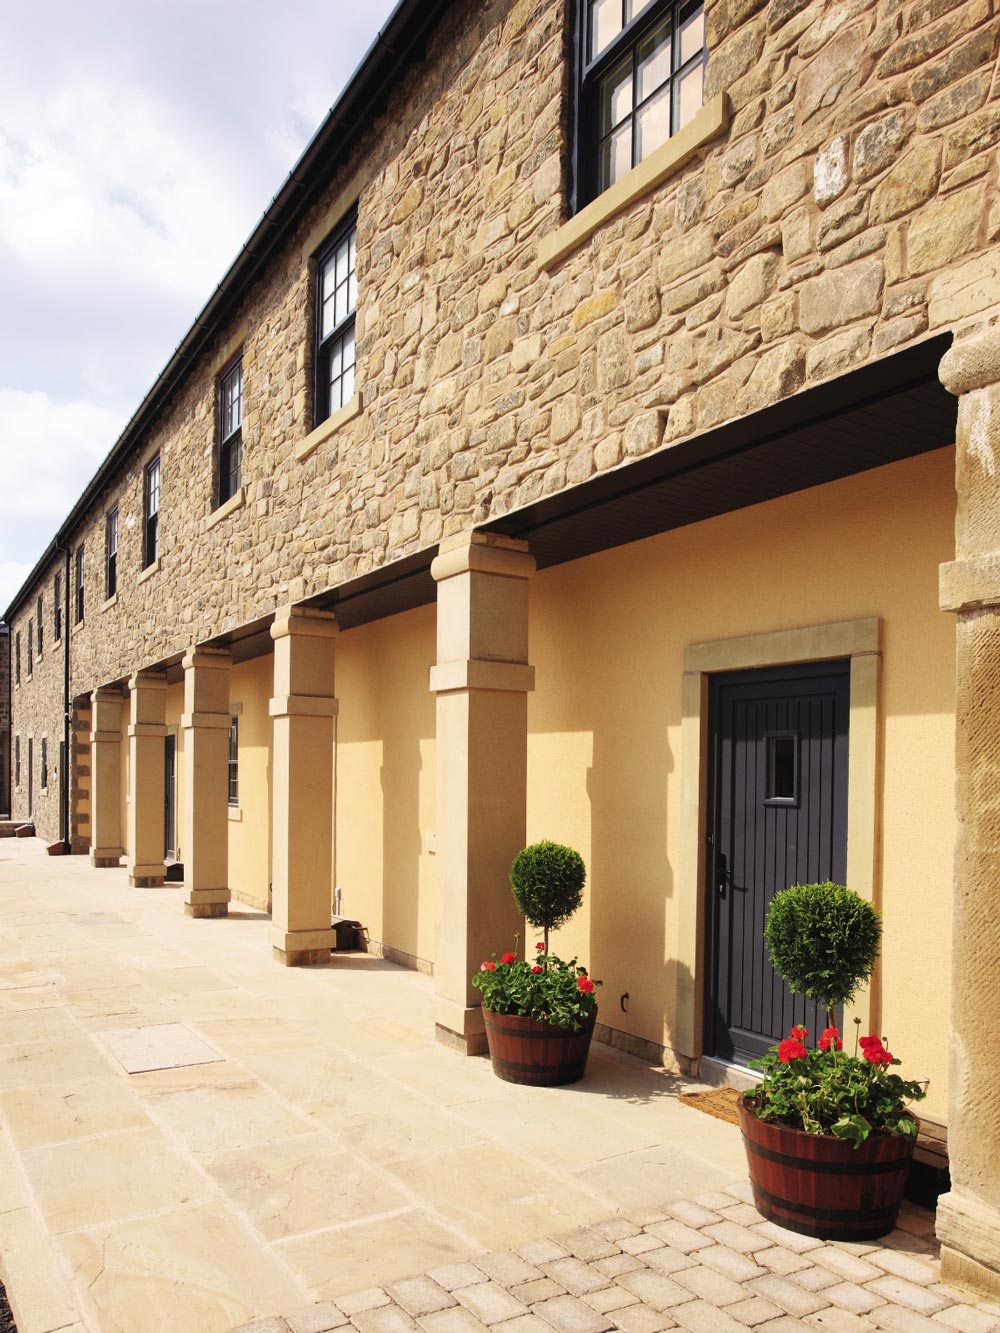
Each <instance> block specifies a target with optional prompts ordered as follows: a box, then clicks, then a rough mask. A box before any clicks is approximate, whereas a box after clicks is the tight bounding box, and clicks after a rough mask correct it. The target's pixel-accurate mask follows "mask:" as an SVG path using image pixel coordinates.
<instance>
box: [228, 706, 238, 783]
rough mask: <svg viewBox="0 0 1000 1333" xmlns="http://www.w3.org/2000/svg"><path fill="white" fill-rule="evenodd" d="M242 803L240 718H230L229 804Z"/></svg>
mask: <svg viewBox="0 0 1000 1333" xmlns="http://www.w3.org/2000/svg"><path fill="white" fill-rule="evenodd" d="M239 803H240V720H239V718H238V717H233V718H230V720H229V804H230V805H239Z"/></svg>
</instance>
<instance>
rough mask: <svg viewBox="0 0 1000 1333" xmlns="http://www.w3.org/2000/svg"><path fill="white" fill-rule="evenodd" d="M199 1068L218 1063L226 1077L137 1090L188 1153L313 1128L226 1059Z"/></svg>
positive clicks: (309, 1131)
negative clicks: (193, 1083)
mask: <svg viewBox="0 0 1000 1333" xmlns="http://www.w3.org/2000/svg"><path fill="white" fill-rule="evenodd" d="M197 1068H201V1069H205V1070H217V1069H220V1068H221V1069H224V1070H225V1071H226V1074H227V1077H226V1078H225V1079H212V1080H211V1081H206V1082H204V1083H200V1084H196V1085H195V1086H190V1085H188V1086H182V1087H170V1086H163V1085H160V1086H157V1085H155V1084H154V1085H150V1084H146V1085H145V1086H143V1087H141V1088H139V1089H138V1092H139V1094H140V1096H141V1097H142V1098H143V1100H144V1101H145V1104H146V1106H147V1107H148V1108H149V1111H150V1113H151V1114H152V1115H153V1116H154V1118H155V1119H156V1121H157V1122H158V1123H159V1124H160V1125H161V1126H163V1127H164V1128H165V1129H167V1130H168V1131H169V1133H170V1134H171V1135H172V1136H173V1138H174V1139H175V1140H177V1141H178V1142H180V1143H181V1144H183V1146H184V1147H185V1148H186V1149H188V1150H189V1151H190V1152H192V1153H198V1154H200V1155H202V1154H203V1155H216V1154H219V1153H223V1152H226V1151H233V1150H236V1149H240V1148H249V1147H251V1146H252V1145H265V1144H267V1143H269V1142H270V1141H271V1140H272V1139H287V1138H292V1137H294V1136H295V1135H299V1134H312V1133H314V1130H315V1126H314V1125H313V1124H312V1123H311V1122H310V1121H309V1120H308V1118H307V1117H306V1116H304V1115H301V1114H299V1113H297V1112H295V1111H294V1110H292V1109H291V1108H290V1107H288V1106H287V1105H286V1104H285V1103H284V1102H282V1101H280V1100H279V1099H278V1098H277V1097H275V1096H274V1094H273V1093H271V1092H269V1091H268V1089H267V1088H264V1087H261V1085H260V1084H259V1083H257V1082H256V1081H254V1080H251V1079H248V1078H247V1076H246V1075H245V1074H244V1073H243V1072H242V1071H241V1070H239V1069H238V1068H236V1067H234V1066H233V1065H232V1064H231V1063H230V1062H228V1061H226V1062H224V1063H223V1064H221V1065H216V1064H206V1065H202V1066H197ZM163 1072H165V1073H169V1074H173V1073H174V1071H173V1070H170V1071H163Z"/></svg>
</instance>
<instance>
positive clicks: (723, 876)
mask: <svg viewBox="0 0 1000 1333" xmlns="http://www.w3.org/2000/svg"><path fill="white" fill-rule="evenodd" d="M728 882H729V869H728V867H727V866H726V857H725V853H724V852H720V853H719V855H718V856H717V857H716V860H715V887H716V889H717V890H718V894H719V897H720V898H724V897H725V896H726V885H727V884H728Z"/></svg>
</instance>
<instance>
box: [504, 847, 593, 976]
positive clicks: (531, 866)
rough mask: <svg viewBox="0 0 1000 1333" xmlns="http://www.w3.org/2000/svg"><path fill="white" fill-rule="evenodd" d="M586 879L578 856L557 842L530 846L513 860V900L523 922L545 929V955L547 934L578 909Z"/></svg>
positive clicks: (547, 948) (511, 872) (511, 876)
mask: <svg viewBox="0 0 1000 1333" xmlns="http://www.w3.org/2000/svg"><path fill="white" fill-rule="evenodd" d="M586 879H587V867H586V866H585V865H584V864H583V857H582V856H581V855H580V853H579V852H575V851H574V850H573V848H572V847H563V846H562V845H561V844H560V843H558V842H536V843H533V844H532V845H531V846H530V847H525V848H524V850H523V851H521V852H518V854H517V855H516V856H515V857H514V861H513V864H512V865H511V868H510V887H511V889H512V890H513V893H514V900H515V902H516V903H517V905H518V907H519V908H520V911H521V915H522V916H523V917H524V919H525V921H528V922H530V924H531V925H533V926H540V927H541V929H542V930H544V932H545V952H546V953H548V951H549V931H550V930H555V929H556V927H557V926H561V925H562V924H563V922H564V921H568V920H569V919H570V917H571V916H572V915H573V913H574V912H575V911H576V909H577V908H578V907H579V906H580V903H581V901H582V900H583V886H584V883H585V882H586Z"/></svg>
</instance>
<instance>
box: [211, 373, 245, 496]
mask: <svg viewBox="0 0 1000 1333" xmlns="http://www.w3.org/2000/svg"><path fill="white" fill-rule="evenodd" d="M237 377H238V380H239V387H238V389H237V392H236V394H235V396H234V395H233V394H232V393H231V392H229V390H230V386H231V385H232V383H233V381H234V380H236V379H237ZM217 417H218V436H219V450H218V457H219V487H218V494H219V504H220V505H224V504H225V503H226V501H227V500H231V499H232V498H233V496H234V495H235V494H236V493H237V492H238V491H239V489H240V487H241V486H242V485H243V352H242V351H240V352H239V353H238V354H237V355H236V356H235V357H234V358H233V360H232V361H230V363H229V365H228V366H227V367H226V368H225V370H224V371H223V372H222V374H221V375H220V376H219V390H218V413H217ZM234 417H235V424H234V420H233V419H234Z"/></svg>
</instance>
